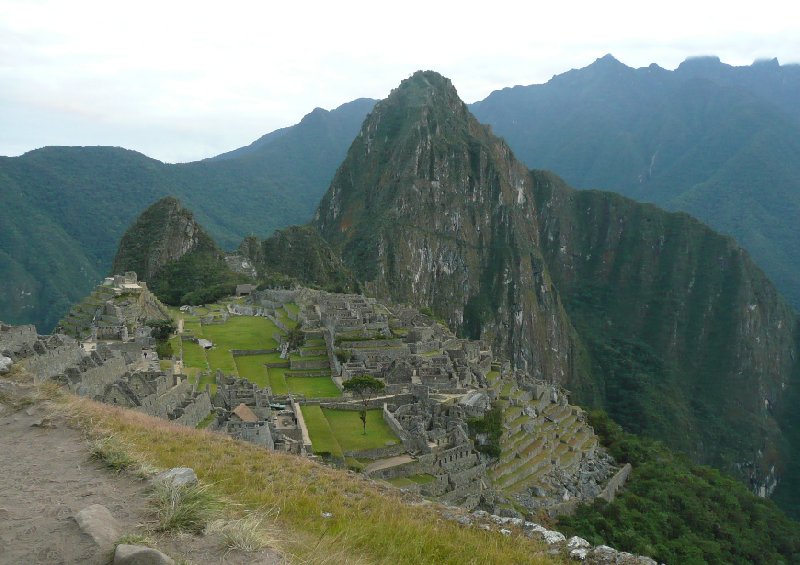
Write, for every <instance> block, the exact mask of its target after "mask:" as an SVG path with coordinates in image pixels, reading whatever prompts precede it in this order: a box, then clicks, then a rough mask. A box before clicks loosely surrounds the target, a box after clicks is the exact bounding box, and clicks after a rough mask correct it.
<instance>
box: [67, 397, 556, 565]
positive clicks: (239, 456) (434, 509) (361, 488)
mask: <svg viewBox="0 0 800 565" xmlns="http://www.w3.org/2000/svg"><path fill="white" fill-rule="evenodd" d="M69 402H70V408H71V412H72V413H73V416H74V421H75V422H76V423H78V424H81V425H82V426H83V427H84V429H85V430H86V431H88V432H90V433H113V434H115V435H117V436H119V437H120V438H121V439H123V440H124V441H125V442H126V444H127V445H129V446H131V448H132V449H133V450H134V451H135V453H136V454H137V457H140V458H146V459H147V460H149V462H150V463H152V464H154V465H157V466H158V467H160V468H171V467H179V466H184V465H187V464H190V465H191V466H192V468H194V470H195V471H196V472H197V474H198V476H199V477H200V479H201V480H203V481H205V482H206V483H207V484H211V485H212V489H213V491H214V492H215V493H216V494H217V495H219V496H220V497H221V498H224V499H226V500H230V501H231V502H232V503H233V504H236V505H238V506H237V507H238V508H239V509H241V510H242V511H251V512H258V511H262V510H263V509H264V508H275V509H277V512H278V517H277V518H276V527H280V528H281V529H282V531H283V532H284V535H285V543H282V544H281V546H282V549H284V550H285V552H286V553H287V554H288V555H289V556H290V558H291V559H292V561H293V562H303V563H308V564H310V565H313V564H316V565H322V564H323V563H325V564H333V563H376V564H387V565H388V564H398V565H402V564H419V565H427V564H431V565H433V564H436V565H440V564H441V565H448V564H453V565H455V564H459V565H460V564H481V563H508V564H523V563H525V564H531V565H536V564H546V563H562V564H565V563H567V562H568V561H567V560H566V558H564V557H561V556H549V555H547V553H546V552H547V548H546V547H544V545H543V544H542V543H540V542H537V541H535V540H531V539H528V538H526V537H524V536H522V535H514V536H508V537H506V536H502V535H500V534H499V533H498V532H487V531H483V530H481V529H478V528H464V527H462V526H460V525H459V524H457V523H454V522H452V521H449V520H444V519H443V518H442V516H441V512H442V508H441V507H439V506H438V505H436V504H429V505H425V506H420V505H411V504H408V503H406V502H405V500H404V498H403V495H402V493H400V492H399V491H396V490H394V489H391V490H387V489H385V488H382V487H381V486H380V485H379V484H375V483H372V482H370V481H366V480H364V479H363V478H361V477H359V476H354V475H349V474H347V473H346V472H342V471H338V470H336V469H331V468H328V467H325V466H322V465H319V464H317V463H315V462H314V461H311V460H308V459H304V458H300V457H296V456H292V455H289V454H284V453H276V452H269V451H266V450H264V449H263V448H260V447H258V446H255V445H250V444H248V443H246V442H237V441H232V440H230V439H228V438H225V437H222V436H220V435H219V434H214V433H211V432H207V431H203V430H195V429H191V428H186V427H184V426H180V425H177V424H174V423H171V422H168V421H166V420H160V419H157V418H153V417H150V416H147V415H146V414H142V413H139V412H135V411H130V410H124V409H121V408H119V407H115V406H109V405H103V404H99V403H97V402H93V401H91V400H88V399H79V398H76V397H70V401H69ZM287 470H291V472H287ZM323 512H325V513H329V514H330V517H329V518H324V517H323V516H322V513H323ZM512 529H513V528H512Z"/></svg>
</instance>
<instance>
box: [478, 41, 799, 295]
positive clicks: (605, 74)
mask: <svg viewBox="0 0 800 565" xmlns="http://www.w3.org/2000/svg"><path fill="white" fill-rule="evenodd" d="M798 99H800V65H783V66H781V65H779V64H778V63H777V61H775V60H773V61H766V62H759V63H755V64H753V65H752V66H749V67H732V66H729V65H725V64H722V63H721V62H720V61H719V59H717V58H715V57H705V58H697V59H689V60H687V61H686V62H684V63H683V64H681V65H680V66H679V67H678V68H677V69H676V70H675V71H668V70H665V69H662V68H660V67H658V66H657V65H651V66H649V67H646V68H641V69H632V68H629V67H627V66H625V65H623V64H622V63H620V62H619V61H617V60H616V59H614V58H613V57H611V56H610V55H607V56H605V57H603V58H601V59H598V60H597V61H596V62H595V63H593V64H592V65H589V66H588V67H586V68H583V69H579V70H572V71H569V72H567V73H564V74H561V75H558V76H555V77H553V79H551V80H550V81H549V82H547V83H546V84H542V85H531V86H517V87H514V88H507V89H504V90H501V91H497V92H494V93H492V94H491V95H490V96H489V97H488V98H486V99H485V100H483V101H480V102H476V103H475V104H473V105H472V106H471V110H472V111H473V112H474V113H475V115H476V117H477V118H478V119H479V120H480V121H481V122H483V123H486V124H490V125H491V126H492V128H493V131H494V132H495V133H496V134H497V135H499V136H502V137H503V138H504V139H505V140H506V141H507V142H508V143H509V145H510V146H511V147H512V148H513V150H514V152H515V154H516V155H517V156H518V157H519V158H520V159H521V160H522V161H523V162H525V163H526V164H527V165H528V166H529V167H535V168H542V169H548V170H552V171H556V172H557V173H558V174H559V175H561V176H562V177H563V178H564V179H565V180H566V181H567V182H568V183H570V184H571V185H573V186H576V187H579V188H598V189H603V190H612V191H615V192H619V193H621V194H624V195H625V196H629V197H631V198H634V199H636V200H639V201H642V202H652V203H655V204H658V205H659V206H661V207H664V208H667V209H670V210H683V211H686V212H689V213H690V214H692V215H694V216H696V217H697V218H699V219H701V220H702V221H704V222H706V223H708V224H709V225H710V226H711V227H713V228H715V229H716V230H719V231H721V232H722V233H726V234H729V235H732V236H734V237H735V238H736V240H737V241H738V242H739V243H740V244H741V245H742V246H743V247H744V248H745V249H747V250H748V251H749V252H750V254H751V255H752V256H753V258H754V259H755V261H756V262H757V263H758V264H759V265H760V266H761V267H762V268H763V269H764V270H765V271H766V272H767V274H768V275H769V277H770V278H771V279H772V280H773V281H774V282H775V284H776V285H777V286H778V288H779V289H780V290H781V292H782V293H783V294H784V295H785V296H786V297H787V298H788V299H789V300H790V302H792V303H793V304H794V305H795V307H800V232H798V230H797V218H798V217H800V105H798V104H797V100H798Z"/></svg>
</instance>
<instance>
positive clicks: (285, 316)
mask: <svg viewBox="0 0 800 565" xmlns="http://www.w3.org/2000/svg"><path fill="white" fill-rule="evenodd" d="M275 313H276V314H277V315H278V319H279V320H280V321H281V322H283V325H285V326H286V327H287V328H289V329H290V330H291V329H293V328H296V327H297V321H295V320H292V319H291V318H290V317H289V313H288V312H286V310H284V309H283V308H279V309H278V310H276V311H275Z"/></svg>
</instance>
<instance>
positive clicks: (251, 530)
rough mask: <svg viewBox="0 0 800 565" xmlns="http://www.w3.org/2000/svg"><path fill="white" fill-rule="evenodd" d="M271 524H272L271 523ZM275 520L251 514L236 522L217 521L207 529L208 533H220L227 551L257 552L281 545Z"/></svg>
mask: <svg viewBox="0 0 800 565" xmlns="http://www.w3.org/2000/svg"><path fill="white" fill-rule="evenodd" d="M270 522H271V523H270ZM276 530H277V528H275V526H274V518H272V520H269V516H268V515H264V514H261V513H250V514H248V515H246V516H245V517H243V518H239V519H235V520H215V521H214V522H212V523H211V524H209V525H208V527H207V528H206V533H208V534H211V533H218V534H220V536H221V538H222V543H223V546H224V547H225V549H229V550H239V551H245V552H248V553H249V552H255V551H260V550H262V549H264V548H265V547H272V548H276V547H278V546H279V545H280V542H279V536H278V535H277V534H276Z"/></svg>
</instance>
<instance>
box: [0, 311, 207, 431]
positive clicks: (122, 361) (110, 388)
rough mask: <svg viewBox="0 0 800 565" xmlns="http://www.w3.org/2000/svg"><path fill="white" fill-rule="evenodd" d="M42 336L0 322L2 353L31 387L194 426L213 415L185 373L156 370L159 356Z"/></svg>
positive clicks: (137, 346) (137, 347)
mask: <svg viewBox="0 0 800 565" xmlns="http://www.w3.org/2000/svg"><path fill="white" fill-rule="evenodd" d="M91 345H92V347H85V344H81V343H80V342H78V341H77V340H76V339H74V338H72V337H69V336H66V335H63V334H54V335H49V336H41V335H38V334H37V332H36V328H35V327H34V326H31V325H27V326H8V325H5V324H0V353H2V355H3V356H4V357H8V358H10V359H11V360H12V361H13V362H14V363H18V364H19V365H20V366H21V367H22V368H24V369H25V370H27V371H28V372H29V373H30V374H31V375H33V378H34V382H35V383H42V382H45V381H47V380H54V381H56V382H59V383H61V384H63V385H65V386H66V387H67V388H68V389H69V390H70V392H73V393H74V394H78V395H80V396H86V397H89V398H92V399H94V400H97V401H100V402H106V403H109V404H116V405H119V406H124V407H127V408H131V409H133V410H138V411H140V412H144V413H146V414H150V415H152V416H156V417H159V418H165V419H169V420H173V421H175V422H177V423H180V424H184V425H186V426H196V425H197V424H198V423H199V422H200V421H202V420H203V419H204V418H205V417H206V416H208V414H209V413H210V412H211V408H212V407H211V399H210V396H209V393H208V391H207V390H205V391H198V390H196V388H195V387H193V386H192V385H191V384H189V382H188V380H187V379H186V377H185V376H183V375H174V374H172V372H171V371H168V372H164V371H161V370H159V369H158V356H157V355H156V354H155V352H154V351H153V350H151V349H149V348H148V346H146V345H142V344H141V343H136V342H128V343H112V344H106V343H102V342H101V343H96V344H94V343H93V344H91Z"/></svg>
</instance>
